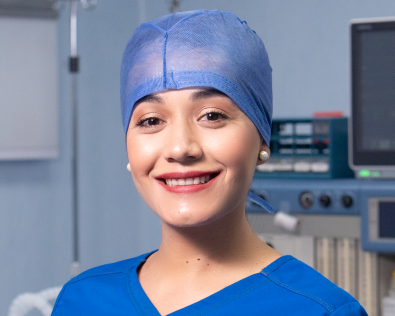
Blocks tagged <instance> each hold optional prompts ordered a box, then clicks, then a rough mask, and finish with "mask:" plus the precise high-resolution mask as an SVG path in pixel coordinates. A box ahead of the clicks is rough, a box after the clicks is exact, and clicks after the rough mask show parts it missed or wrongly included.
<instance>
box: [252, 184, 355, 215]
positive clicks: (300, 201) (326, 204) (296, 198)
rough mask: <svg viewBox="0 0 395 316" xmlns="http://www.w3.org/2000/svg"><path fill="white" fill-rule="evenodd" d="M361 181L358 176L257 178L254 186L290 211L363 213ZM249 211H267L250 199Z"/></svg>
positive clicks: (278, 207) (276, 206) (272, 202)
mask: <svg viewBox="0 0 395 316" xmlns="http://www.w3.org/2000/svg"><path fill="white" fill-rule="evenodd" d="M360 186H361V182H360V181H358V180H354V179H333V180H302V179H300V180H285V179H262V178H261V179H259V178H258V179H254V181H253V184H252V186H251V190H252V191H253V192H254V193H256V194H257V195H259V196H260V197H262V198H263V199H265V200H266V201H267V202H268V203H269V204H270V205H271V206H272V207H273V208H274V209H275V210H276V211H282V212H285V213H290V214H317V215H319V214H326V215H330V214H333V215H359V214H360V209H361V205H360ZM246 207H247V211H248V212H258V213H259V212H264V210H263V209H262V208H261V207H260V206H258V205H256V204H254V203H253V202H250V201H249V202H247V205H246Z"/></svg>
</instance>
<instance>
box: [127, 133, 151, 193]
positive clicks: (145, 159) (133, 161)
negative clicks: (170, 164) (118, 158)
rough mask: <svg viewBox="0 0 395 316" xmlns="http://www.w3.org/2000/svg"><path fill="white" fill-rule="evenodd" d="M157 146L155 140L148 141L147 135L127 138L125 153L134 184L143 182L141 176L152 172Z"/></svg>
mask: <svg viewBox="0 0 395 316" xmlns="http://www.w3.org/2000/svg"><path fill="white" fill-rule="evenodd" d="M158 149H159V146H158V144H157V142H155V140H152V139H150V140H149V141H148V139H147V135H138V136H129V135H128V138H127V151H128V157H129V163H130V168H131V172H132V176H133V180H134V182H135V184H136V185H137V186H138V185H139V182H141V181H143V178H142V177H143V176H145V175H147V174H148V173H149V171H150V170H152V168H153V166H154V164H155V161H156V157H157V154H158V151H159V150H158Z"/></svg>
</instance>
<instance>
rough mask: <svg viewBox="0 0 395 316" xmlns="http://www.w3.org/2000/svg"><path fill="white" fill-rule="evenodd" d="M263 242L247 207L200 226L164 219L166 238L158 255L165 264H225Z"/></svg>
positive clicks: (163, 225)
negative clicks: (251, 224)
mask: <svg viewBox="0 0 395 316" xmlns="http://www.w3.org/2000/svg"><path fill="white" fill-rule="evenodd" d="M243 206H244V205H243ZM262 244H263V243H262V242H261V241H260V239H259V238H258V237H257V236H256V235H255V233H254V232H253V231H252V229H251V227H250V225H249V223H248V221H247V217H246V215H245V212H244V207H243V208H241V209H236V210H234V211H233V212H231V213H229V214H227V215H225V216H224V217H222V218H220V219H217V220H215V221H214V222H212V223H209V224H206V225H203V226H198V227H181V228H180V227H172V226H169V225H167V224H165V223H163V222H162V242H161V245H160V248H159V251H158V253H157V254H156V257H157V259H160V261H161V264H165V265H167V264H169V265H171V266H173V267H174V266H179V265H180V266H185V262H190V263H193V262H196V261H199V260H204V261H205V262H210V263H211V264H217V265H218V264H219V265H221V264H229V263H231V262H235V263H237V262H239V261H240V260H242V258H245V257H247V256H249V255H250V253H251V252H254V251H256V248H257V247H259V245H260V246H262Z"/></svg>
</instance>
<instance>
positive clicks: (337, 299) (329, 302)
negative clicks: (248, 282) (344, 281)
mask: <svg viewBox="0 0 395 316" xmlns="http://www.w3.org/2000/svg"><path fill="white" fill-rule="evenodd" d="M262 274H264V275H265V276H267V277H268V278H269V279H270V280H271V281H272V282H273V283H275V284H276V285H277V286H278V287H281V288H282V289H283V291H284V292H285V293H287V294H288V295H287V296H289V297H290V299H292V297H295V299H297V300H299V298H300V297H304V298H305V299H307V302H309V305H310V304H314V305H317V306H320V307H321V308H322V309H324V310H326V312H327V314H329V315H339V316H340V315H367V314H366V312H365V311H364V309H363V308H362V306H360V304H359V303H358V301H357V300H356V299H355V298H353V297H352V296H351V295H350V294H348V293H347V292H346V291H344V290H343V289H341V288H339V287H338V286H337V285H335V284H334V283H332V282H331V281H329V280H328V279H327V278H325V277H324V276H323V275H322V274H320V273H319V272H317V271H316V270H314V269H313V268H311V267H310V266H308V265H307V264H305V263H303V262H301V261H299V260H297V259H295V258H294V257H292V256H283V257H281V258H279V259H278V260H276V261H275V262H273V263H272V264H270V265H269V266H268V267H266V268H265V269H263V270H262Z"/></svg>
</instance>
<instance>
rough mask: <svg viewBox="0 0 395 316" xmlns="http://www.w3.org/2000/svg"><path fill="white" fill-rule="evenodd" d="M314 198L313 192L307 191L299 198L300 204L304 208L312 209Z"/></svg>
mask: <svg viewBox="0 0 395 316" xmlns="http://www.w3.org/2000/svg"><path fill="white" fill-rule="evenodd" d="M313 202H314V196H313V194H312V193H311V192H309V191H305V192H302V194H301V195H300V197H299V203H300V205H301V206H302V207H303V208H306V209H307V208H310V207H311V206H312V205H313Z"/></svg>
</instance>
